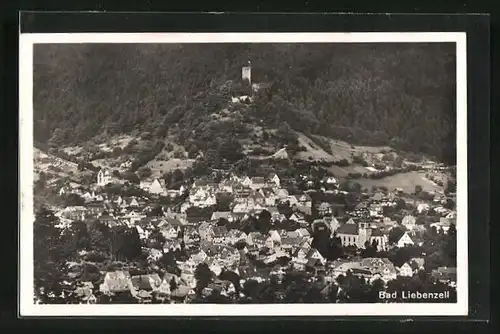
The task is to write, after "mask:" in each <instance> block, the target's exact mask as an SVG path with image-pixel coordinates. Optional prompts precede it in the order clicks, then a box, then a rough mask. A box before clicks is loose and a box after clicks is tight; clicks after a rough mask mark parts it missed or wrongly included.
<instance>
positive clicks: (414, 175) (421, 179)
mask: <svg viewBox="0 0 500 334" xmlns="http://www.w3.org/2000/svg"><path fill="white" fill-rule="evenodd" d="M356 182H358V183H360V184H361V185H362V186H363V188H368V189H371V188H372V187H373V186H376V187H382V186H385V187H387V188H388V189H389V190H394V189H395V188H401V189H403V192H405V193H408V194H411V193H413V192H414V191H415V186H417V185H420V186H421V187H422V189H423V190H424V191H428V192H433V191H436V190H440V191H442V190H443V189H442V187H439V186H438V185H437V184H435V183H434V182H432V181H430V180H428V179H426V178H425V173H423V172H408V173H400V174H396V175H393V176H388V177H384V178H382V179H379V180H372V179H357V180H356Z"/></svg>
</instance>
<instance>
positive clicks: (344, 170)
mask: <svg viewBox="0 0 500 334" xmlns="http://www.w3.org/2000/svg"><path fill="white" fill-rule="evenodd" d="M328 170H329V171H330V172H332V173H333V175H334V176H335V177H339V178H345V177H347V174H349V173H359V174H372V171H370V170H369V169H368V168H366V167H363V166H360V165H350V166H346V167H340V166H335V165H334V166H331V167H328Z"/></svg>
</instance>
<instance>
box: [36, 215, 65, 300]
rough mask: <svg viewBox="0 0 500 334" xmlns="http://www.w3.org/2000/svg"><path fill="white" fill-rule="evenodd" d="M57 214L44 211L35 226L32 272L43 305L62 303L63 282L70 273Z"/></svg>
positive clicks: (37, 293)
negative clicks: (67, 273) (68, 272)
mask: <svg viewBox="0 0 500 334" xmlns="http://www.w3.org/2000/svg"><path fill="white" fill-rule="evenodd" d="M57 223H58V219H57V217H55V216H54V214H53V213H52V212H51V211H50V210H48V209H46V208H45V207H42V208H41V209H40V210H39V211H38V212H37V213H36V216H35V221H34V223H33V239H34V244H33V270H34V286H35V291H34V292H35V296H37V297H38V298H39V299H40V300H41V301H42V302H43V303H63V302H64V299H62V298H61V297H60V296H61V293H62V292H63V291H64V286H63V285H62V281H63V280H64V277H65V273H66V272H67V266H66V258H65V257H64V256H65V251H64V249H63V248H64V247H63V244H64V241H63V238H62V236H61V232H60V230H59V229H58V228H57V227H55V225H56V224H57Z"/></svg>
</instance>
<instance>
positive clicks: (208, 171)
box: [33, 62, 467, 304]
mask: <svg viewBox="0 0 500 334" xmlns="http://www.w3.org/2000/svg"><path fill="white" fill-rule="evenodd" d="M252 65H253V63H252V64H251V63H250V62H249V63H248V64H243V65H241V64H240V65H239V66H240V67H239V71H241V72H239V73H238V72H237V75H233V77H235V78H236V79H238V80H241V81H242V82H244V83H245V82H247V83H248V87H249V89H248V90H244V89H239V90H238V89H234V87H233V88H228V87H227V86H230V85H226V86H224V85H221V86H217V89H218V90H217V94H216V93H213V95H211V96H210V97H209V98H206V97H202V98H201V99H203V98H205V100H203V101H204V102H203V103H204V104H203V106H205V108H207V109H210V108H211V109H210V110H213V112H211V113H209V114H207V115H206V118H204V120H205V121H204V123H203V124H199V125H197V126H194V125H193V126H192V129H191V128H190V130H189V131H184V132H183V128H182V127H188V126H191V125H190V123H189V124H188V123H187V122H185V123H182V124H181V125H179V126H178V127H176V126H177V125H171V126H170V125H168V126H169V127H170V128H169V129H167V130H164V131H165V133H163V134H162V135H161V136H160V135H159V133H158V132H159V131H160V130H162V129H163V128H162V127H161V126H162V125H158V127H157V128H154V127H153V126H151V130H150V131H146V130H144V129H141V130H137V129H131V130H130V132H128V133H122V134H115V133H114V132H113V131H114V130H113V129H112V128H111V126H110V127H109V129H107V130H104V133H103V134H101V135H99V136H95V137H94V138H93V139H91V140H88V141H83V140H82V141H80V142H79V143H73V142H70V140H69V139H68V138H70V137H71V136H72V134H71V131H69V132H68V131H67V130H64V129H61V128H59V129H56V130H55V131H53V132H52V133H51V135H50V136H48V140H47V141H46V143H42V144H40V143H37V144H36V145H35V147H34V167H35V170H34V185H33V187H34V189H33V193H34V203H35V210H34V217H35V218H34V272H35V291H34V295H35V298H34V300H35V303H38V304H112V303H122V304H135V303H141V304H144V303H149V304H165V303H168V304H172V303H173V304H176V303H259V304H265V303H405V302H433V303H437V302H444V303H453V302H456V282H457V279H456V276H457V272H456V249H457V244H456V243H457V241H456V233H457V229H463V228H467V227H466V226H457V211H456V188H457V186H456V169H455V165H454V164H448V163H442V162H440V160H439V159H434V158H433V157H432V156H431V155H428V154H424V153H412V152H411V151H410V150H405V149H400V148H399V147H393V145H391V143H388V144H387V145H378V144H377V143H376V144H373V145H367V144H358V143H355V144H352V142H351V141H350V140H348V138H343V139H332V138H328V137H327V136H326V135H313V134H311V133H312V130H310V131H306V130H301V129H300V128H298V127H299V125H294V124H291V125H292V126H290V125H289V124H288V123H293V122H292V121H289V122H288V123H287V122H284V121H283V118H281V120H279V121H278V122H277V123H276V126H275V125H272V126H271V125H270V124H269V123H268V122H267V121H266V118H265V117H271V116H265V117H264V116H261V115H260V114H258V113H257V111H255V112H254V109H253V108H255V110H262V109H266V108H268V106H266V105H265V104H260V103H262V102H260V101H261V99H262V98H263V97H262V96H265V93H262V92H266V91H267V90H269V89H271V88H272V87H271V88H269V87H268V85H267V83H266V82H264V81H265V80H262V82H255V81H254V80H255V79H254V78H253V77H251V73H252V72H251V71H252V67H251V66H252ZM242 66H243V67H242ZM240 74H241V75H240ZM226 81H227V80H226ZM235 81H237V80H235ZM212 86H214V87H215V86H216V85H215V84H213V85H212ZM212 86H210V87H212ZM211 89H212V88H211ZM214 89H215V88H214ZM221 92H222V93H221ZM95 94H98V93H95ZM194 95H196V92H193V96H194ZM193 99H194V98H193ZM182 101H183V102H182V103H188V102H189V101H188V102H184V100H182ZM207 101H208V102H207ZM214 101H215V102H214ZM75 103H76V102H75ZM210 103H215V105H216V107H213V108H212V107H211V104H210ZM273 105H276V106H279V103H278V102H276V101H274V100H273ZM269 108H271V104H269ZM193 110H198V109H193ZM200 110H202V109H200ZM266 110H267V109H266ZM196 112H197V111H196ZM245 112H246V113H245ZM266 112H267V114H268V115H272V110H271V109H269V110H267V111H266ZM193 113H195V111H193ZM188 115H189V114H188ZM193 115H195V114H193ZM196 115H198V114H196ZM200 115H201V111H200ZM148 117H154V115H152V116H148ZM168 117H173V116H169V114H166V116H165V119H167V118H168ZM186 117H188V116H186ZM192 117H193V119H194V116H192ZM200 117H201V116H200ZM203 117H205V116H203ZM272 117H274V116H272ZM174 118H175V117H173V118H171V119H169V121H171V122H175V120H174ZM178 119H180V118H178ZM167 123H168V122H167V121H165V122H164V123H163V124H167ZM299 123H300V122H299ZM168 124H170V123H168ZM204 126H205V128H203V127H204ZM209 126H211V128H209ZM155 129H156V130H155ZM40 131H41V130H40ZM106 131H107V132H106ZM155 131H156V132H155ZM162 131H163V130H162ZM203 132H205V133H203ZM226 133H228V134H227V135H226ZM173 134H174V135H173ZM238 136H239V137H238ZM158 138H161V139H158ZM233 138H234V139H233ZM349 138H351V137H349ZM35 139H36V136H35ZM212 143H214V144H213V145H217V146H213V147H212V146H210V145H212ZM215 143H216V144H215ZM393 143H394V142H393ZM203 145H206V147H202V146H203ZM396 146H397V145H396ZM422 294H423V295H426V296H441V297H439V298H431V297H428V298H410V297H409V296H412V295H413V296H422ZM381 296H382V297H381ZM388 296H391V297H388ZM392 296H394V297H392Z"/></svg>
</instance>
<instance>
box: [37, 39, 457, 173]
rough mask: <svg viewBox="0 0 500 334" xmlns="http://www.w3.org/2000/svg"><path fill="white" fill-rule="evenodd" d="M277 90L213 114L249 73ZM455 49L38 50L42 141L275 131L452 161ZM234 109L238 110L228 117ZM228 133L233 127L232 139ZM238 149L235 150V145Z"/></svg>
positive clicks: (200, 138) (202, 137)
mask: <svg viewBox="0 0 500 334" xmlns="http://www.w3.org/2000/svg"><path fill="white" fill-rule="evenodd" d="M248 60H251V62H252V68H253V69H252V81H253V82H266V83H269V84H270V87H269V89H268V90H266V91H264V92H263V93H260V94H259V96H257V97H256V99H255V101H254V103H252V104H251V105H250V106H249V107H248V108H247V111H246V113H247V114H245V113H243V112H241V111H238V117H233V118H230V120H229V121H226V122H225V123H224V122H222V121H219V120H217V119H216V118H214V117H213V114H214V113H215V112H219V111H220V110H221V109H224V108H227V107H228V101H230V97H231V95H233V94H240V93H245V92H246V89H245V87H244V86H243V85H242V83H241V66H242V65H245V64H246V63H247V61H248ZM455 100H456V97H455V48H454V44H437V43H436V44H414V43H412V44H410V43H408V44H393V43H388V44H377V45H375V44H202V45H200V44H182V45H180V44H72V45H68V44H54V45H40V44H39V45H35V53H34V124H35V129H34V131H35V140H36V141H37V142H39V143H42V144H50V145H53V146H59V145H65V144H75V143H82V142H85V141H87V140H89V139H91V138H94V137H96V136H111V135H114V134H120V133H130V132H132V131H134V130H136V131H137V132H138V133H145V132H149V133H151V135H152V137H153V138H154V139H161V138H162V137H164V136H167V135H171V136H172V135H174V136H176V138H177V139H178V141H179V142H180V143H181V144H183V142H186V141H188V142H190V143H191V144H193V143H195V144H196V148H197V149H199V150H201V151H204V152H206V151H207V150H209V149H211V148H213V147H212V146H210V145H211V143H213V142H214V140H213V139H214V138H218V139H219V140H222V138H223V137H227V139H228V140H227V141H225V142H224V143H222V144H221V143H219V146H221V145H222V146H224V148H225V149H227V150H228V151H234V149H235V145H236V144H234V143H232V142H231V141H230V140H229V137H233V138H242V137H244V136H248V135H249V133H250V130H251V125H252V124H251V123H249V119H248V115H252V117H253V119H255V118H257V119H258V118H260V119H262V120H263V122H261V124H264V126H267V127H268V128H273V127H274V128H278V126H279V125H282V124H284V123H285V122H286V123H288V124H289V125H290V127H291V128H292V129H294V130H297V131H300V132H303V133H307V134H317V135H322V136H327V137H331V138H336V139H342V140H346V141H348V142H351V143H355V144H363V145H367V144H368V145H369V144H371V145H391V146H392V147H395V148H398V149H403V150H409V151H414V152H422V153H427V154H431V155H434V156H436V157H437V158H438V159H441V160H444V161H446V162H448V163H452V164H454V160H455V118H456V116H455V115H456V106H455ZM229 111H231V110H230V109H229ZM229 130H230V131H229ZM233 144H234V145H233Z"/></svg>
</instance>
